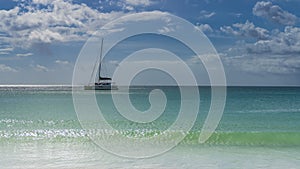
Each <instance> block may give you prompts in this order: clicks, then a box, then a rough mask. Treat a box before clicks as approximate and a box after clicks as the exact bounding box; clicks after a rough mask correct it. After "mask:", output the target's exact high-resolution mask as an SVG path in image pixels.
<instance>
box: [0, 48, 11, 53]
mask: <svg viewBox="0 0 300 169" xmlns="http://www.w3.org/2000/svg"><path fill="white" fill-rule="evenodd" d="M13 50H14V48H2V49H0V52H11V51H13Z"/></svg>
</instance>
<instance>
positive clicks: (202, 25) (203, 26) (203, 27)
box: [196, 24, 213, 32]
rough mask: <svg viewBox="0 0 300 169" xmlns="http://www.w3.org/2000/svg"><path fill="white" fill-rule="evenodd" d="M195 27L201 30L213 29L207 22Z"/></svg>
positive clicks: (211, 30) (208, 30)
mask: <svg viewBox="0 0 300 169" xmlns="http://www.w3.org/2000/svg"><path fill="white" fill-rule="evenodd" d="M196 28H198V29H200V30H201V31H202V32H213V29H212V28H211V27H210V26H209V25H208V24H200V25H197V26H196Z"/></svg>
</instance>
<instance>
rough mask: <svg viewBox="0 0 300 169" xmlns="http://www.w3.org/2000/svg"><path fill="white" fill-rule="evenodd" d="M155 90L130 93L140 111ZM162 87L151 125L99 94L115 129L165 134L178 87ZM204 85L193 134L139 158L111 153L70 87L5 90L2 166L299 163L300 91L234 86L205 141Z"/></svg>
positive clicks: (1, 92) (0, 90)
mask: <svg viewBox="0 0 300 169" xmlns="http://www.w3.org/2000/svg"><path fill="white" fill-rule="evenodd" d="M152 89H153V88H151V87H135V88H132V89H131V90H130V92H129V96H130V99H131V101H132V104H133V105H134V106H135V107H136V109H138V110H141V111H144V110H147V109H148V108H149V106H150V104H149V101H148V94H149V92H150V91H151V90H152ZM160 89H162V90H163V91H164V92H165V94H166V96H167V99H168V102H167V106H166V109H165V111H164V113H163V115H162V116H161V117H160V118H158V119H157V120H155V121H154V122H152V123H148V124H139V123H134V122H131V121H128V120H126V119H125V118H123V117H122V116H121V115H120V114H119V113H118V112H117V110H116V108H115V107H114V106H113V103H112V100H111V95H110V93H109V92H107V91H97V92H96V96H97V101H98V105H99V107H101V110H102V112H103V116H104V117H105V119H106V120H107V121H108V122H109V124H110V125H111V126H113V127H114V128H115V129H116V130H120V131H122V133H120V134H123V135H126V136H130V137H142V136H147V135H149V136H151V135H155V134H159V133H160V132H161V131H163V130H165V129H167V128H168V127H169V126H170V125H171V124H172V123H173V122H174V121H175V120H176V117H177V115H178V110H179V108H180V99H181V98H180V94H179V90H178V88H176V87H160ZM199 90H200V94H201V101H200V102H201V103H200V104H201V106H200V109H199V115H198V118H197V120H196V123H195V124H194V127H193V128H192V130H191V131H189V132H188V133H186V134H187V136H186V138H185V139H184V140H183V141H182V142H181V143H180V144H179V145H178V146H177V147H176V148H174V149H172V150H171V151H169V152H167V153H165V154H163V155H161V156H157V157H154V158H150V159H142V160H135V159H127V158H121V157H117V156H114V155H112V154H110V153H107V152H105V151H104V150H102V149H100V148H99V147H98V146H97V145H95V144H94V143H93V142H92V141H91V140H90V139H89V138H88V136H87V135H88V134H89V133H88V132H89V131H86V130H84V129H82V128H81V126H80V124H79V122H78V119H77V116H76V113H75V111H74V107H73V101H72V91H71V88H70V87H0V107H1V108H0V168H300V167H299V166H300V88H297V87H229V88H228V91H227V92H228V94H227V102H226V108H225V112H224V114H223V117H222V119H221V121H220V124H219V126H218V128H217V130H216V132H215V133H214V134H213V135H212V137H210V139H209V140H207V142H206V143H205V144H199V143H198V136H199V132H200V129H201V127H202V125H203V122H204V120H205V117H206V115H207V112H208V110H209V106H210V88H209V87H200V88H199ZM114 94H116V95H118V94H120V95H121V94H122V95H124V94H125V95H126V94H128V93H124V92H122V90H119V91H114ZM145 133H146V134H145Z"/></svg>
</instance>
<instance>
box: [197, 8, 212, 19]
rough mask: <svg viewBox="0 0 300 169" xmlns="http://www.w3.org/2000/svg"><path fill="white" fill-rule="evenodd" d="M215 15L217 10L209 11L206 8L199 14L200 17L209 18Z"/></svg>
mask: <svg viewBox="0 0 300 169" xmlns="http://www.w3.org/2000/svg"><path fill="white" fill-rule="evenodd" d="M215 15H216V13H215V12H208V11H206V10H202V11H200V16H199V18H200V19H208V18H211V17H213V16H215Z"/></svg>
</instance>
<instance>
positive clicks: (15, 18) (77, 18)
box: [0, 0, 124, 48]
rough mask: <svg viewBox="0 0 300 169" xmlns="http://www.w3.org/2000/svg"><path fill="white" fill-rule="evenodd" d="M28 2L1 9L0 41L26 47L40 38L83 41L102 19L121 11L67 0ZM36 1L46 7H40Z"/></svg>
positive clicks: (103, 22) (115, 16)
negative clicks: (100, 9) (106, 10)
mask: <svg viewBox="0 0 300 169" xmlns="http://www.w3.org/2000/svg"><path fill="white" fill-rule="evenodd" d="M29 2H30V3H24V4H23V5H19V6H20V7H14V8H13V9H9V10H0V20H1V22H0V32H2V33H3V34H4V35H2V36H1V37H0V41H2V43H4V42H6V43H9V44H13V45H14V46H17V47H24V48H26V47H30V46H31V45H32V44H33V43H41V42H42V43H51V42H55V41H58V42H68V41H72V42H74V41H83V40H86V39H87V38H88V37H89V36H90V35H91V34H92V33H93V32H94V31H96V30H97V29H99V27H101V26H103V25H104V24H105V23H108V22H109V21H111V20H113V19H115V18H117V17H120V16H121V15H124V13H123V12H110V13H101V12H99V11H97V10H95V9H92V8H90V7H88V6H87V5H85V4H83V3H82V4H74V3H72V1H69V0H51V1H50V0H31V1H29ZM20 3H22V1H20ZM39 5H45V6H46V7H45V8H40V7H39ZM24 42H25V43H24Z"/></svg>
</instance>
